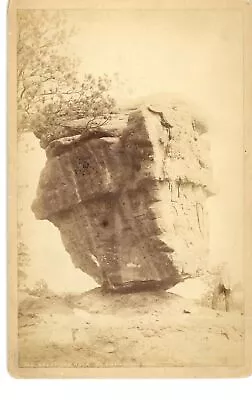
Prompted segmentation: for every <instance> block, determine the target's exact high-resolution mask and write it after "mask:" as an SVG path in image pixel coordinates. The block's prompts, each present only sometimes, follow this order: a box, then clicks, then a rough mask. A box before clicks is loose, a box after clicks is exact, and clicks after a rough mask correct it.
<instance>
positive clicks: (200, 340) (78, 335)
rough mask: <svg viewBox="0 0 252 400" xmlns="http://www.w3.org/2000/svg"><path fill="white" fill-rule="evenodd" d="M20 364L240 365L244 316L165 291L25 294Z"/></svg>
mask: <svg viewBox="0 0 252 400" xmlns="http://www.w3.org/2000/svg"><path fill="white" fill-rule="evenodd" d="M19 303H20V307H19V366H20V367H112V366H124V367H131V366H132V367H133V366H226V365H230V366H239V365H241V364H243V339H244V329H243V316H242V314H241V313H240V312H238V311H232V312H229V313H226V312H224V311H222V310H219V311H213V310H211V309H210V308H207V307H202V306H200V305H199V304H197V302H196V301H195V300H188V299H184V298H182V297H180V296H178V295H176V294H171V293H166V292H163V291H161V292H145V293H134V294H124V295H120V294H109V295H108V294H106V295H104V294H102V293H101V291H100V289H99V288H98V289H94V290H92V291H90V292H87V293H84V294H82V295H67V296H64V297H60V296H56V295H52V294H47V295H43V296H40V297H36V296H31V295H28V294H27V293H22V294H20V302H19Z"/></svg>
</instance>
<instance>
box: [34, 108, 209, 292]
mask: <svg viewBox="0 0 252 400" xmlns="http://www.w3.org/2000/svg"><path fill="white" fill-rule="evenodd" d="M65 129H67V134H68V137H64V138H59V139H58V140H54V141H53V142H51V143H50V144H49V145H48V146H47V148H46V153H47V157H48V160H47V162H46V165H45V168H44V170H43V171H42V173H41V176H40V181H39V186H38V190H37V198H36V200H35V201H34V203H33V206H32V209H33V211H34V213H35V215H36V217H37V218H38V219H48V220H49V221H51V222H52V223H53V224H54V225H55V226H56V227H58V229H59V230H60V233H61V236H62V241H63V243H64V246H65V249H66V250H67V251H68V252H69V254H70V255H71V258H72V261H73V263H74V265H75V266H76V267H78V268H80V269H82V270H83V271H84V272H85V273H87V274H89V275H90V276H92V277H93V278H94V279H95V280H96V282H97V283H98V284H100V285H102V286H103V287H104V288H106V289H108V290H118V291H132V290H142V289H149V288H169V287H172V286H174V285H175V284H176V283H178V282H179V281H180V280H181V279H182V276H183V273H188V274H194V273H196V272H197V271H199V270H200V269H204V268H205V267H206V263H207V244H208V240H207V239H208V233H207V221H206V211H205V204H204V203H205V200H206V198H207V197H208V196H209V195H210V194H211V192H212V190H211V187H210V174H209V162H208V158H207V152H208V145H207V141H206V140H205V139H204V138H203V137H204V136H206V135H205V134H206V129H205V125H204V124H203V123H202V122H200V121H198V120H197V119H196V118H195V117H194V116H192V115H191V114H190V113H188V111H187V110H186V111H185V110H184V109H183V108H182V109H181V110H180V108H179V107H172V106H171V105H168V106H167V107H163V106H160V105H155V104H154V105H153V104H148V105H147V104H146V105H141V106H140V107H137V108H135V109H132V110H126V111H123V112H121V113H118V114H115V115H113V116H112V119H111V121H110V122H109V124H107V125H106V126H104V127H102V128H100V129H96V130H93V131H89V132H87V131H86V130H85V128H84V124H83V121H80V122H78V123H76V122H75V123H72V124H69V126H68V127H67V128H65Z"/></svg>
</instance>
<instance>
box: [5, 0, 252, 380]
mask: <svg viewBox="0 0 252 400" xmlns="http://www.w3.org/2000/svg"><path fill="white" fill-rule="evenodd" d="M23 3H24V6H23V7H22V1H20V6H19V2H17V5H15V7H14V6H13V7H12V10H11V13H10V15H9V48H10V57H9V60H11V61H10V63H11V68H12V69H11V71H12V72H11V74H10V78H9V79H10V82H11V83H10V82H9V91H12V97H11V98H12V102H13V104H14V106H13V107H14V108H12V111H11V116H10V106H9V119H11V126H12V129H11V132H10V135H11V140H12V143H13V146H12V148H13V150H11V151H13V154H14V149H15V152H16V153H15V158H13V159H12V160H15V161H12V166H13V170H12V167H11V168H10V170H9V174H10V175H9V179H11V178H10V176H12V185H13V186H12V187H14V189H13V190H14V191H15V192H16V200H15V201H16V203H15V206H13V210H14V208H15V211H13V212H12V211H10V212H11V226H10V235H13V238H14V239H13V241H11V245H10V246H11V252H12V254H13V255H12V257H11V266H10V268H11V271H12V272H11V274H10V279H11V285H10V287H11V288H10V294H9V296H12V297H11V298H12V300H11V301H10V302H9V307H10V308H11V307H12V306H13V308H12V310H14V311H13V312H12V313H11V318H10V319H11V321H14V319H15V318H16V321H17V322H13V324H12V325H11V326H12V328H9V329H10V331H11V343H13V345H11V349H10V355H9V357H10V362H11V365H12V366H15V371H18V372H17V374H23V373H24V374H25V371H26V370H27V374H28V375H29V374H30V375H33V371H34V374H36V373H37V376H38V377H39V374H41V376H43V374H44V373H45V374H47V376H50V370H51V369H53V371H54V372H53V373H52V376H53V375H60V371H64V370H67V371H68V372H67V374H70V375H71V374H73V375H74V371H76V373H77V371H78V376H82V375H85V374H88V373H89V372H88V371H91V370H93V371H96V372H95V373H94V375H99V374H100V373H103V372H101V371H110V370H111V369H113V371H115V374H116V373H117V372H116V371H118V373H120V374H122V375H123V374H124V372H122V371H126V372H125V374H126V375H127V374H128V373H129V374H130V371H131V369H135V370H137V371H148V370H149V369H162V370H163V371H165V370H166V369H167V371H169V369H172V371H174V370H176V368H179V369H180V371H183V368H184V369H185V370H186V371H187V372H186V373H185V374H186V375H188V376H189V375H191V377H193V376H194V372H193V370H194V369H195V368H196V369H197V370H202V371H204V370H205V371H208V372H206V373H205V374H206V375H207V376H218V375H221V374H222V372H221V371H222V369H223V370H225V372H223V374H224V375H229V372H228V371H230V374H231V375H232V374H235V371H244V370H245V364H246V363H247V361H246V357H247V355H248V353H249V352H248V350H246V329H247V328H246V317H247V316H248V314H247V311H246V310H247V308H246V296H245V295H246V290H245V289H246V283H247V282H248V276H247V275H246V268H245V258H246V257H245V247H244V246H245V245H244V193H245V184H244V143H245V142H244V11H243V10H241V9H239V8H236V9H235V8H231V7H230V8H219V9H218V8H211V7H209V8H208V7H205V8H195V7H194V8H193V7H188V8H186V7H179V8H175V7H163V8H162V7H157V8H155V7H154V6H152V7H150V6H149V5H148V4H149V2H146V4H147V5H146V7H145V2H144V1H143V2H142V7H137V6H135V7H134V5H130V4H128V5H129V6H125V3H127V2H117V6H115V2H111V3H113V4H112V5H111V6H109V2H108V6H107V7H106V6H104V7H102V6H101V7H98V6H97V7H92V6H90V5H89V6H87V7H85V1H84V2H82V4H83V7H82V8H81V7H74V6H73V7H72V8H71V5H70V4H68V5H67V7H61V8H59V6H58V3H57V2H56V1H55V4H56V3H57V7H55V6H54V4H53V3H54V2H53V1H52V2H51V6H48V7H45V8H42V7H43V3H41V4H39V3H38V2H35V3H37V4H36V7H34V8H32V5H31V2H25V1H24V2H23ZM76 3H78V2H76ZM87 3H88V4H89V2H87ZM120 3H122V7H120V6H119V5H120ZM129 3H132V2H129ZM164 3H165V2H164ZM173 3H174V2H173ZM189 3H190V2H189ZM192 3H193V2H192ZM208 3H211V2H208ZM244 3H245V2H244ZM25 4H28V5H29V6H25ZM73 4H74V2H73ZM78 4H79V3H78ZM136 4H139V2H136ZM113 5H114V6H113ZM123 5H124V6H123ZM13 110H14V111H15V110H16V111H15V113H14V114H15V115H13ZM12 171H13V172H12ZM12 173H13V175H12ZM13 204H14V203H12V205H13ZM12 227H13V230H12ZM14 236H15V237H14ZM14 247H15V249H16V250H15V249H14ZM250 276H251V275H250ZM15 307H16V308H15ZM246 365H247V364H246ZM190 369H191V371H192V372H191V373H190ZM57 370H58V371H59V373H58V372H57ZM22 371H23V372H22ZM36 371H37V372H36ZM39 371H40V372H39ZM43 371H44V372H43ZM45 371H46V372H45ZM69 371H70V372H69ZM71 371H72V372H71ZM85 371H86V372H85ZM119 371H121V372H119ZM127 371H128V372H127ZM209 371H212V372H209ZM217 371H219V372H217ZM250 372H251V370H250ZM144 373H145V372H143V374H144ZM105 374H109V372H105ZM140 374H141V372H140ZM173 374H176V372H173ZM180 374H182V375H183V372H180ZM203 374H204V372H203ZM237 374H241V372H237ZM167 375H169V373H168V372H167ZM196 375H197V374H196Z"/></svg>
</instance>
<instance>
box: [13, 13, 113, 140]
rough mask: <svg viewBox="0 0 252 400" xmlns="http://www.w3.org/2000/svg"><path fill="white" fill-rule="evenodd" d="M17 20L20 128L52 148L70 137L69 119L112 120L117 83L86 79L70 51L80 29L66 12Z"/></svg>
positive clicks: (20, 16)
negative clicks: (113, 89) (113, 91)
mask: <svg viewBox="0 0 252 400" xmlns="http://www.w3.org/2000/svg"><path fill="white" fill-rule="evenodd" d="M17 18H18V36H17V111H18V132H19V133H22V132H23V131H25V130H29V131H32V132H33V133H34V134H35V135H36V137H38V138H39V139H40V143H41V146H42V147H46V146H47V144H48V143H49V142H50V141H51V140H53V139H56V138H58V137H62V136H64V135H65V131H64V124H65V123H66V121H69V120H74V119H80V118H86V119H87V125H88V127H93V126H97V125H100V124H104V123H106V121H107V120H108V119H109V115H110V113H111V110H112V108H113V106H114V100H113V99H112V98H111V96H110V95H109V89H110V85H111V81H110V79H109V78H108V76H106V75H104V76H102V77H98V78H95V77H94V76H92V75H91V74H86V75H85V76H84V79H83V80H82V81H81V82H80V80H79V79H78V67H79V65H80V63H79V61H78V60H77V58H75V57H70V56H69V51H68V49H67V40H68V38H69V37H71V36H72V35H73V34H74V33H75V32H74V30H73V29H71V28H68V23H67V18H66V15H65V14H64V12H63V11H51V10H19V11H18V16H17ZM66 54H68V55H66ZM97 117H103V119H102V120H101V118H98V119H97Z"/></svg>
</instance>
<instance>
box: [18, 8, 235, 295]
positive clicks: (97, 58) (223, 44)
mask: <svg viewBox="0 0 252 400" xmlns="http://www.w3.org/2000/svg"><path fill="white" fill-rule="evenodd" d="M67 18H68V21H69V25H72V24H74V25H75V27H76V28H77V29H78V34H77V35H76V36H75V37H74V38H72V39H71V46H70V48H71V51H73V52H75V53H76V54H77V55H78V57H79V58H80V59H81V61H82V67H81V72H80V74H82V73H83V74H84V73H93V74H95V75H102V74H103V73H107V74H108V75H110V76H112V75H113V74H114V73H118V74H119V77H120V80H121V81H123V82H125V84H124V85H118V86H116V85H115V86H114V91H113V93H114V95H115V96H116V97H117V99H118V100H119V101H124V100H127V98H134V97H139V96H142V95H147V94H152V93H158V92H168V93H178V94H179V95H180V97H181V98H182V100H184V99H189V100H190V101H192V102H193V103H194V104H195V105H196V106H197V107H198V108H199V109H200V111H201V113H202V114H203V115H205V116H206V118H207V119H208V121H209V129H210V132H209V133H210V137H211V158H212V164H213V174H214V180H215V183H216V184H217V186H218V188H219V192H218V195H216V196H215V197H214V198H212V199H211V200H210V201H209V203H208V207H209V214H210V218H209V219H210V262H211V263H213V264H214V263H217V262H220V261H228V262H229V263H230V265H231V266H232V268H233V269H237V268H240V266H241V262H242V240H241V235H242V228H241V223H242V202H243V188H242V173H243V171H242V129H243V126H242V123H243V120H242V118H243V116H242V113H243V82H242V68H243V64H242V63H243V59H242V18H241V15H240V14H239V13H238V12H235V11H230V12H227V11H225V12H223V11H204V12H203V11H162V12H158V11H156V12H155V11H135V10H134V11H127V10H124V11H120V10H118V11H98V10H96V11H95V12H94V11H89V10H86V11H83V10H74V11H73V10H72V11H68V12H67ZM29 142H33V143H34V146H35V148H36V150H34V151H33V152H32V153H31V154H29V155H27V156H26V157H25V158H24V157H22V163H21V164H20V174H21V175H22V176H23V178H22V179H24V180H29V185H30V187H31V191H29V194H28V191H27V195H26V196H25V198H26V200H24V209H25V210H26V212H27V213H28V215H29V216H30V218H31V223H30V224H29V226H30V227H29V228H28V227H27V230H28V231H27V237H29V239H28V240H29V241H30V246H31V247H32V253H33V265H32V268H33V269H34V271H35V270H36V274H38V275H41V277H43V275H46V277H47V279H48V282H49V283H50V284H52V285H55V283H53V281H54V280H55V278H54V277H55V272H56V271H59V270H61V269H62V274H61V281H60V282H58V283H57V285H58V286H62V287H64V286H68V285H69V282H70V285H71V282H72V286H73V287H75V282H77V281H78V285H79V286H81V285H82V284H83V285H84V283H85V282H87V281H86V280H85V279H86V278H85V275H84V274H82V275H83V277H84V278H83V279H84V280H81V279H82V278H81V279H80V275H79V274H78V276H77V275H76V274H75V273H73V274H72V271H73V270H72V268H73V267H72V264H71V260H70V258H69V257H68V256H67V254H66V252H65V250H64V248H63V245H62V244H61V243H60V237H59V233H58V232H57V230H56V228H54V227H53V226H52V225H51V224H50V223H49V222H45V221H35V219H34V217H33V216H32V214H31V211H30V209H29V207H30V201H31V200H33V198H34V195H35V192H34V191H35V189H36V185H37V182H38V177H39V173H40V170H41V168H42V166H43V164H44V161H45V157H44V154H43V151H42V150H40V149H39V147H38V143H36V139H33V138H30V139H29ZM30 157H31V159H33V161H34V163H35V165H34V171H33V174H32V175H31V174H30V172H29V173H28V171H30V166H31V164H30V162H31V159H30ZM25 171H26V172H25ZM21 175H20V176H21ZM20 179H21V178H20ZM41 233H42V234H44V237H45V239H44V241H43V242H41V239H40V235H41ZM50 237H52V238H53V240H51V239H50V240H48V238H50ZM55 238H56V239H55ZM54 240H56V241H57V243H58V245H57V246H56V247H55V244H54V245H53V246H52V243H54V242H53V241H54ZM45 247H46V248H45ZM42 255H43V257H44V258H43V259H44V261H43V262H42V261H41V260H42V258H41V257H42ZM38 260H39V261H38ZM41 264H42V265H41ZM59 264H60V265H59ZM36 274H35V275H36ZM76 277H77V278H76ZM69 279H70V280H69ZM84 281H85V282H84ZM83 282H84V283H83ZM88 285H89V284H88V283H87V286H88Z"/></svg>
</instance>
